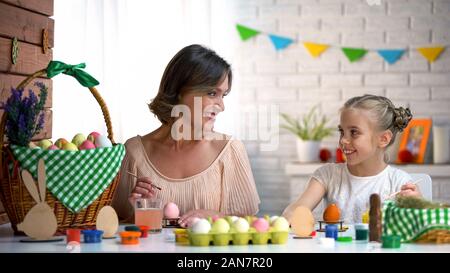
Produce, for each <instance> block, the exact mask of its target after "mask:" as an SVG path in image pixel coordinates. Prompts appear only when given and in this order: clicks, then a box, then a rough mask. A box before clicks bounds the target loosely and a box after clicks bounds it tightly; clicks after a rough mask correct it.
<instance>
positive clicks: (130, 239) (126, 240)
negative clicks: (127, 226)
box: [119, 231, 141, 245]
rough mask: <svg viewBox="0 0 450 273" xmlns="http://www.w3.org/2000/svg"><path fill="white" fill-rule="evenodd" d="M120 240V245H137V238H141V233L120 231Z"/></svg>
mask: <svg viewBox="0 0 450 273" xmlns="http://www.w3.org/2000/svg"><path fill="white" fill-rule="evenodd" d="M119 235H120V238H121V243H122V244H123V245H137V244H139V237H141V232H139V231H122V232H120V233H119Z"/></svg>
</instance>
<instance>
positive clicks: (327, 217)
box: [323, 204, 341, 222]
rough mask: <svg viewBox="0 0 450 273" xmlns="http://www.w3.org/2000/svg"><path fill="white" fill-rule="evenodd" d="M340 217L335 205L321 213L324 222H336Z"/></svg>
mask: <svg viewBox="0 0 450 273" xmlns="http://www.w3.org/2000/svg"><path fill="white" fill-rule="evenodd" d="M340 217H341V211H340V210H339V208H338V206H337V205H336V204H330V205H329V206H328V207H327V208H326V209H325V211H324V212H323V220H324V221H325V222H337V221H339V219H340Z"/></svg>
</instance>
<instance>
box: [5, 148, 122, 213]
mask: <svg viewBox="0 0 450 273" xmlns="http://www.w3.org/2000/svg"><path fill="white" fill-rule="evenodd" d="M10 147H11V150H12V152H13V154H14V157H15V158H16V160H18V161H19V162H20V166H21V168H22V169H26V170H28V171H29V172H30V173H31V175H33V177H34V178H35V179H37V166H38V161H39V159H41V158H43V159H44V162H45V169H46V176H47V188H48V189H49V190H50V192H51V193H52V194H53V195H54V196H55V197H56V198H58V200H59V201H60V202H61V203H63V204H64V206H66V208H68V209H69V210H70V211H71V212H73V213H77V212H79V211H80V210H82V209H84V208H86V207H87V206H89V205H90V204H91V203H92V202H93V201H94V200H95V199H97V198H98V197H99V196H100V195H101V194H102V193H103V191H104V190H105V189H106V188H107V187H108V186H109V185H110V184H111V182H112V181H113V179H114V178H115V176H116V175H117V173H118V172H119V168H120V166H121V164H122V160H123V158H124V156H125V147H124V146H123V145H122V144H117V145H114V146H113V147H107V148H97V149H90V150H82V151H66V150H43V149H37V148H35V149H30V148H28V147H23V146H17V145H11V146H10ZM36 181H37V180H36Z"/></svg>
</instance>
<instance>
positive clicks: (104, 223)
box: [96, 206, 119, 238]
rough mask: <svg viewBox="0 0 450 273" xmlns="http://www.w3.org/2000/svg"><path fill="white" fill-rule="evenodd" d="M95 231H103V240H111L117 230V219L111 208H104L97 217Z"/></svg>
mask: <svg viewBox="0 0 450 273" xmlns="http://www.w3.org/2000/svg"><path fill="white" fill-rule="evenodd" d="M96 228H97V230H103V238H111V237H114V234H116V232H117V229H118V228H119V217H118V216H117V213H116V211H115V210H114V209H113V208H112V207H111V206H104V207H103V208H102V209H101V210H100V212H99V213H98V215H97V221H96Z"/></svg>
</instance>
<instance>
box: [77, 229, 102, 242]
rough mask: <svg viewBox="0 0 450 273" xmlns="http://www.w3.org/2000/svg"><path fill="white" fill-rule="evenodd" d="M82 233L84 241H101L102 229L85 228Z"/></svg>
mask: <svg viewBox="0 0 450 273" xmlns="http://www.w3.org/2000/svg"><path fill="white" fill-rule="evenodd" d="M82 233H83V236H84V242H85V243H100V242H101V241H102V235H103V230H96V229H92V230H90V229H86V230H83V231H82Z"/></svg>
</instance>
